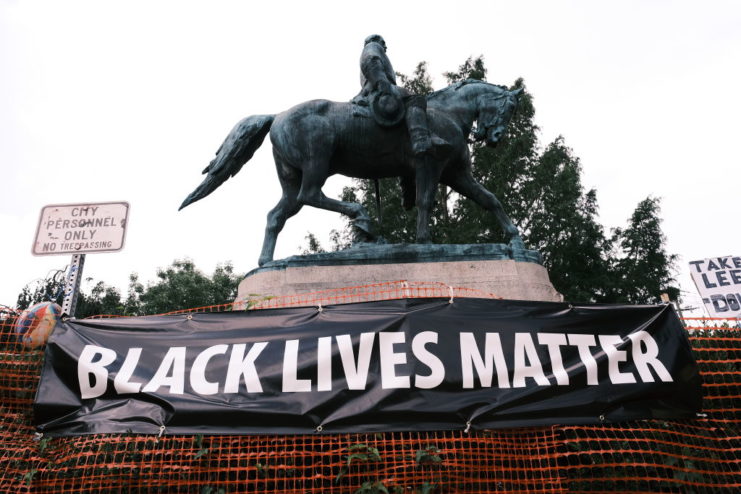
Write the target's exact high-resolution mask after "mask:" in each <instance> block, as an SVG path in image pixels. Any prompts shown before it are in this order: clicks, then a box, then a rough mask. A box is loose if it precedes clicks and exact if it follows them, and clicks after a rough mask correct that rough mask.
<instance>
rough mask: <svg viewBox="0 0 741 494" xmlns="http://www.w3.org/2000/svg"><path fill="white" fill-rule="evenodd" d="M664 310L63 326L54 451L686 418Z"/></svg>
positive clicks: (428, 304)
mask: <svg viewBox="0 0 741 494" xmlns="http://www.w3.org/2000/svg"><path fill="white" fill-rule="evenodd" d="M701 401H702V398H701V390H700V378H699V374H698V370H697V365H696V364H695V362H694V359H693V357H692V352H691V350H690V346H689V342H688V340H687V336H686V334H685V331H684V329H683V328H682V325H681V323H680V321H679V319H678V318H677V316H676V314H675V313H674V311H673V310H672V308H671V307H670V306H668V305H658V306H616V305H609V306H608V305H582V306H571V305H569V304H559V303H546V302H520V301H509V300H486V299H465V298H462V299H455V300H454V301H453V302H452V303H451V302H450V301H449V300H447V299H446V300H441V299H412V300H392V301H384V302H371V303H360V304H347V305H335V306H329V307H323V308H317V307H311V308H290V309H272V310H257V311H249V312H222V313H193V314H182V315H171V316H146V317H134V318H120V319H99V320H68V321H66V322H60V323H59V324H58V325H57V327H56V329H55V330H54V333H53V335H52V337H51V339H50V341H49V344H48V346H47V349H46V361H45V364H44V368H43V371H42V375H41V382H40V384H39V388H38V393H37V396H36V402H35V416H36V424H37V426H38V429H39V430H40V431H41V432H44V433H49V434H52V435H70V434H88V433H123V432H134V433H161V432H164V433H168V434H194V433H208V434H256V433H278V434H285V433H290V434H293V433H310V432H315V431H323V432H325V433H326V432H329V433H332V432H371V431H399V430H414V431H420V430H449V429H467V428H473V429H484V428H500V427H520V426H532V425H546V424H589V423H600V422H615V421H624V420H634V419H648V418H660V419H669V418H685V417H693V416H694V414H695V412H697V411H698V410H699V409H700V406H701Z"/></svg>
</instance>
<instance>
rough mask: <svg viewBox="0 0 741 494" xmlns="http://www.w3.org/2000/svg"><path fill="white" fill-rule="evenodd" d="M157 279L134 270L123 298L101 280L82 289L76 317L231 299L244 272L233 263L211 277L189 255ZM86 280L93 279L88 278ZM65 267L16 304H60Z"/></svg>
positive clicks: (168, 308) (22, 306) (155, 311)
mask: <svg viewBox="0 0 741 494" xmlns="http://www.w3.org/2000/svg"><path fill="white" fill-rule="evenodd" d="M157 277H158V281H157V282H155V283H148V284H147V286H146V287H145V286H144V285H143V284H142V283H140V282H139V277H138V275H136V274H135V273H132V274H131V276H130V277H129V289H128V293H127V297H126V299H125V300H124V299H123V298H122V297H121V293H120V291H119V290H118V289H117V288H115V287H112V286H109V285H107V284H105V283H104V282H103V281H98V282H97V283H94V284H93V287H92V289H90V292H89V293H87V292H86V291H84V290H81V291H80V293H79V295H78V299H77V308H76V311H75V317H77V318H78V319H82V318H85V317H90V316H94V315H126V316H135V315H142V314H161V313H163V312H170V311H173V310H180V309H190V308H194V307H203V306H207V305H221V304H226V303H229V302H232V301H233V300H234V298H235V297H236V295H237V286H238V285H239V281H240V280H241V276H239V275H236V274H235V273H234V268H233V267H232V265H231V263H228V262H227V263H224V264H220V265H217V266H216V269H215V270H214V273H213V275H211V277H208V276H206V275H204V274H203V273H202V272H201V271H200V270H198V269H197V268H196V267H195V264H194V263H193V261H191V260H189V259H185V260H175V261H173V263H172V264H171V265H170V266H169V267H168V268H166V269H159V270H157ZM86 281H87V282H94V280H93V279H92V278H87V279H86ZM65 282H66V276H65V270H57V271H54V272H52V273H50V274H49V275H48V276H47V277H46V278H44V279H40V280H36V281H34V282H32V283H29V284H28V285H26V286H25V287H23V289H22V290H21V293H20V294H19V296H18V302H17V304H16V308H17V309H20V310H24V309H27V308H28V307H30V306H32V305H34V304H37V303H39V302H44V301H52V302H56V303H57V304H59V305H61V304H62V302H63V298H64V288H65Z"/></svg>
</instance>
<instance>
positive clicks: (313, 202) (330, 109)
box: [180, 79, 524, 266]
mask: <svg viewBox="0 0 741 494" xmlns="http://www.w3.org/2000/svg"><path fill="white" fill-rule="evenodd" d="M521 91H522V89H517V90H514V91H509V90H507V89H506V88H505V87H503V86H498V85H494V84H489V83H487V82H483V81H478V80H474V79H468V80H465V81H461V82H458V83H456V84H453V85H451V86H449V87H447V88H445V89H441V90H439V91H436V92H434V93H432V94H430V95H428V97H427V116H428V122H429V127H430V131H431V132H432V133H433V134H435V135H437V136H439V137H441V138H442V139H443V140H444V141H447V143H448V144H449V145H446V146H440V147H436V148H434V149H433V150H432V151H431V152H430V153H427V154H426V155H424V156H422V157H419V156H415V155H413V154H412V152H411V145H410V141H409V136H408V134H407V130H406V128H405V127H404V126H396V127H391V128H387V127H381V126H379V125H378V124H376V122H375V121H374V120H373V119H372V118H371V116H370V114H369V113H368V112H367V110H364V109H363V107H359V106H357V105H354V104H351V103H337V102H333V101H327V100H313V101H307V102H305V103H301V104H299V105H297V106H294V107H293V108H291V109H289V110H287V111H284V112H283V113H279V114H277V115H253V116H249V117H247V118H245V119H243V120H241V121H240V122H239V123H237V125H236V126H235V127H234V128H233V129H232V131H231V132H230V133H229V135H228V136H227V137H226V139H225V140H224V143H223V144H222V145H221V147H220V148H219V149H218V151H217V152H216V157H215V158H214V159H213V161H211V163H210V164H209V165H208V166H207V167H206V169H205V170H203V173H204V174H206V178H205V179H204V180H203V182H202V183H201V184H200V185H199V186H198V187H197V188H196V189H195V190H194V191H193V192H192V193H191V194H190V195H189V196H188V197H187V198H186V199H185V201H183V203H182V205H181V206H180V209H183V208H184V207H185V206H187V205H189V204H191V203H193V202H195V201H198V200H199V199H202V198H204V197H206V196H207V195H209V194H210V193H211V192H213V191H214V190H215V189H216V188H217V187H219V186H220V185H221V184H222V183H224V181H226V180H227V179H228V178H229V177H232V176H234V175H236V174H237V172H239V170H240V169H241V168H242V166H243V165H244V164H245V163H246V162H247V161H249V160H250V158H252V155H253V154H254V153H255V151H256V150H257V149H258V148H259V147H260V145H261V144H262V142H263V140H264V139H265V136H266V135H267V134H268V132H270V141H271V143H272V144H273V157H274V160H275V166H276V169H277V172H278V178H279V180H280V184H281V187H282V188H283V195H282V197H281V199H280V201H278V204H277V205H276V206H275V207H274V208H273V209H272V210H271V211H270V213H268V219H267V226H266V228H265V237H264V240H263V245H262V251H261V253H260V258H259V260H258V264H259V265H260V266H262V265H264V264H265V263H267V262H270V261H272V260H273V254H274V252H275V244H276V241H277V238H278V234H279V233H280V231H281V230H282V229H283V226H284V225H285V223H286V220H288V218H290V217H292V216H293V215H295V214H296V213H298V212H299V210H300V209H301V208H302V207H303V206H304V205H308V206H313V207H316V208H321V209H327V210H329V211H335V212H338V213H342V214H345V215H347V216H348V217H350V219H351V220H352V224H353V229H354V231H355V234H356V239H359V240H361V241H366V242H371V241H374V240H375V237H374V235H373V233H372V228H371V219H370V216H369V215H368V213H367V211H366V210H365V208H363V206H362V205H360V204H358V203H354V202H346V201H340V200H337V199H330V198H329V197H327V196H326V195H324V193H323V192H322V186H323V185H324V183H325V182H326V180H327V178H328V177H330V176H332V175H334V174H337V173H339V174H342V175H345V176H348V177H354V178H364V179H379V178H388V177H399V178H400V179H401V184H402V188H403V190H404V194H403V195H404V203H405V204H404V205H405V207H408V208H409V207H411V206H412V204H415V205H416V206H417V242H418V243H430V241H431V239H430V225H429V223H430V214H431V210H432V204H433V200H434V195H435V190H436V188H437V184H438V183H442V184H445V185H447V186H448V187H450V188H451V189H453V190H454V191H456V192H457V193H459V194H461V195H462V196H464V197H467V198H469V199H471V200H473V201H474V202H476V203H477V204H479V205H480V206H481V207H483V208H485V209H486V210H488V211H490V212H492V213H493V214H494V216H495V218H496V219H497V221H498V222H499V224H500V226H501V227H502V229H503V230H504V232H505V233H506V234H507V235H508V237H509V242H510V245H511V246H512V247H513V248H524V245H523V243H522V239H521V238H520V235H519V233H518V231H517V227H515V225H514V224H513V223H512V221H511V220H510V219H509V217H508V216H507V214H506V213H505V212H504V210H503V209H502V205H501V203H500V202H499V200H498V199H497V198H496V197H495V196H494V194H492V193H491V192H490V191H489V190H487V189H486V188H485V187H484V186H483V185H481V184H480V183H479V182H477V181H476V180H475V179H474V178H473V175H472V173H471V156H470V153H469V149H468V136H469V134H471V132H472V129H473V124H474V122H476V123H477V127H476V128H475V129H473V137H474V139H477V140H483V141H485V143H486V144H487V145H489V146H494V145H496V144H497V142H498V141H499V139H500V138H501V137H502V135H503V134H504V131H505V129H506V127H507V125H508V123H509V121H510V119H511V117H512V114H513V113H514V110H515V107H516V106H517V99H518V96H519V94H520V92H521Z"/></svg>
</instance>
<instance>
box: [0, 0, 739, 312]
mask: <svg viewBox="0 0 741 494" xmlns="http://www.w3.org/2000/svg"><path fill="white" fill-rule="evenodd" d="M739 26H741V4H739V3H738V2H733V1H727V2H722V1H705V2H686V1H640V2H630V1H619V2H594V1H573V2H561V1H542V2H540V1H518V2H512V1H508V2H501V1H485V2H466V1H458V2H450V1H449V2H434V1H426V2H386V1H376V2H372V3H370V2H364V3H359V2H357V3H356V2H339V1H338V2H321V1H312V2H281V1H273V2H260V3H256V2H255V3H253V2H227V1H214V2H183V1H131V0H129V1H126V2H109V1H89V2H83V1H74V0H66V1H64V2H59V1H33V0H0V167H2V168H1V170H2V174H1V175H0V183H2V193H1V194H0V224H2V225H3V232H4V234H3V239H2V242H0V259H2V260H3V265H2V267H1V268H0V273H1V274H0V280H1V281H0V303H4V304H7V305H13V304H14V303H15V299H16V296H17V294H18V292H19V290H20V289H21V287H23V286H24V285H25V284H26V283H28V282H30V281H32V280H34V279H36V278H40V277H43V276H45V275H46V274H47V272H49V271H50V270H52V269H58V268H62V267H64V266H65V265H66V264H67V263H68V262H69V256H48V257H34V256H32V255H31V244H32V241H33V236H34V232H35V228H36V224H37V223H38V216H39V213H40V210H41V208H42V207H43V206H44V205H47V204H60V203H78V202H104V201H128V202H129V203H130V204H131V212H130V221H129V230H128V235H127V239H126V245H125V247H124V250H123V251H121V252H119V253H112V254H94V255H88V257H87V263H86V266H85V273H84V274H85V276H86V277H87V276H92V277H94V278H96V279H102V280H104V281H106V282H107V283H109V284H113V285H114V286H117V287H119V288H121V289H122V291H125V289H126V285H127V280H128V275H129V273H131V272H137V273H139V275H140V278H141V279H142V280H144V281H146V280H152V279H153V278H154V276H155V271H156V268H157V267H164V266H167V265H168V264H169V263H170V262H171V261H172V260H173V259H175V258H183V257H189V258H192V259H193V260H194V261H195V262H196V264H197V265H198V266H199V267H200V268H202V269H203V270H204V271H206V272H209V273H210V272H211V271H212V270H213V268H214V267H215V265H216V264H217V263H218V262H223V261H227V260H231V261H232V262H233V263H234V265H235V267H236V268H237V270H238V271H242V272H246V271H248V270H250V269H252V268H254V267H256V265H257V264H256V263H257V257H258V254H259V249H260V246H261V243H262V233H263V229H264V225H265V215H266V214H267V211H268V210H269V209H270V208H271V207H272V206H273V205H274V204H275V202H276V201H277V200H278V198H279V195H280V187H279V185H278V181H277V178H276V175H275V170H274V166H273V163H272V157H271V152H270V144H269V142H267V141H266V143H265V144H264V145H263V147H262V148H261V149H260V150H259V151H258V152H257V153H256V155H255V157H254V158H253V160H252V161H250V163H249V164H248V165H246V166H245V167H244V168H243V169H242V171H241V172H240V173H239V175H237V176H236V177H235V178H233V179H232V180H229V181H228V182H227V183H225V184H224V185H222V186H221V188H220V189H219V190H217V191H216V192H214V193H213V194H212V195H211V196H209V197H208V198H206V199H204V200H203V201H201V202H198V203H196V204H194V205H192V206H190V207H188V208H187V209H185V210H183V211H181V212H179V213H178V212H177V207H178V206H179V204H180V203H181V201H182V200H183V198H184V197H185V196H186V195H187V194H188V193H189V192H191V190H193V188H194V187H195V186H196V185H197V184H198V183H199V182H200V180H201V175H200V171H201V169H202V168H203V167H204V166H205V165H206V164H207V163H208V162H209V161H210V160H211V158H212V157H213V154H214V152H215V151H216V149H217V148H218V146H219V145H220V144H221V142H222V140H223V138H224V137H225V136H226V134H227V133H228V131H229V130H230V129H231V127H232V126H233V125H234V123H236V122H237V121H238V120H239V119H241V118H243V117H245V116H248V115H252V114H260V113H278V112H281V111H283V110H286V109H288V108H289V107H291V106H293V105H294V104H296V103H299V102H302V101H305V100H308V99H316V98H326V99H331V100H339V101H346V100H349V99H350V98H351V97H352V96H353V95H354V94H355V93H356V92H357V90H358V71H359V69H358V57H359V54H360V50H361V48H362V45H363V39H364V38H365V37H366V36H367V35H368V34H372V33H379V34H381V35H383V36H384V38H385V39H386V42H387V44H388V54H389V56H390V58H391V61H392V63H393V64H394V67H395V68H396V70H398V71H400V72H405V73H411V71H412V70H413V69H414V67H415V65H416V64H417V62H419V61H421V60H426V61H427V62H428V63H429V69H430V72H431V73H432V74H433V75H435V76H437V78H436V80H435V81H434V82H435V86H436V87H438V88H439V87H442V86H443V85H444V80H443V77H442V76H441V74H442V72H444V71H447V70H455V69H456V68H457V67H458V65H460V64H461V63H462V62H463V61H464V60H465V59H466V58H467V57H468V56H471V55H474V56H476V55H479V54H483V55H484V57H485V59H486V62H487V67H488V68H489V74H488V79H489V81H491V82H496V83H500V84H511V83H512V82H513V81H514V80H515V79H516V78H518V77H523V78H524V79H525V82H526V84H527V86H528V89H529V91H530V92H531V93H532V94H533V96H534V98H535V108H536V112H537V113H536V117H535V120H536V123H537V124H538V125H539V126H540V127H541V129H542V136H541V137H542V141H541V142H542V144H547V143H548V142H550V141H551V140H553V139H554V138H555V137H556V136H558V135H563V136H564V137H565V139H566V143H567V144H568V145H569V146H570V147H572V148H573V150H574V153H575V154H576V155H577V156H578V157H579V158H580V159H581V162H582V165H583V168H584V175H583V182H584V185H585V186H586V187H587V188H591V187H594V188H596V189H597V193H598V201H599V205H600V220H601V221H602V223H603V224H604V225H605V227H606V228H610V227H615V226H622V225H624V224H625V222H626V220H627V218H628V217H629V216H630V214H631V213H632V211H633V209H634V208H635V206H636V204H637V203H638V202H639V201H640V200H642V199H643V198H645V197H646V196H648V195H654V196H659V197H662V198H663V203H662V205H663V214H662V215H663V218H664V232H665V233H666V235H667V238H668V243H667V246H668V250H669V251H670V252H672V253H677V254H679V255H680V256H681V261H680V263H679V267H680V272H679V281H680V283H681V287H682V289H683V290H685V291H686V293H685V299H686V301H687V302H688V303H689V304H691V305H697V304H698V303H699V297H698V296H697V295H696V293H695V287H694V285H693V284H692V282H691V280H690V278H689V276H688V269H687V264H688V263H689V261H692V260H697V259H702V258H706V257H713V256H725V255H731V254H733V255H741V233H740V232H739V228H738V222H737V220H736V218H737V217H738V211H739V209H741V208H740V207H739V201H738V187H739V182H740V181H741V180H739V179H740V178H741V171H739V157H738V156H739V153H738V149H737V148H738V142H739V137H738V135H739V132H740V131H741V125H739V115H740V114H741V95H740V94H739V88H740V87H741V63H740V62H741V57H740V54H741V29H740V28H739ZM345 183H347V181H346V179H344V178H341V177H338V178H333V179H330V181H329V182H328V184H327V186H326V187H325V192H326V193H327V194H328V195H333V196H335V195H337V194H338V193H339V191H340V190H341V187H342V185H343V184H345ZM341 225H342V222H341V219H340V217H339V216H338V215H336V214H334V213H329V212H323V211H317V210H313V209H311V208H304V209H303V210H302V211H301V212H300V213H299V214H298V215H297V216H296V217H294V218H292V219H291V220H289V222H288V224H287V226H286V229H285V230H284V232H283V234H282V235H281V236H280V238H279V240H278V248H277V251H276V258H280V257H286V256H289V255H293V254H296V253H298V251H299V246H300V245H302V244H303V243H304V242H303V237H304V236H305V235H306V232H307V231H309V230H310V231H313V232H315V233H316V234H317V235H318V236H319V238H320V240H322V241H324V242H325V243H326V242H327V238H328V233H329V231H330V230H331V229H332V228H339V227H340V226H341Z"/></svg>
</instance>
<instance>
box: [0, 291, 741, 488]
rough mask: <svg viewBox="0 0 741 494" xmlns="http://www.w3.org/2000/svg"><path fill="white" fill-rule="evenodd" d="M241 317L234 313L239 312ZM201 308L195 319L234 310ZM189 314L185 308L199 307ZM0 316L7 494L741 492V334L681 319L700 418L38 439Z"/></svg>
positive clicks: (339, 298)
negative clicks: (695, 369) (697, 379)
mask: <svg viewBox="0 0 741 494" xmlns="http://www.w3.org/2000/svg"><path fill="white" fill-rule="evenodd" d="M466 296H468V297H487V298H492V297H494V295H491V294H486V293H482V292H478V291H476V290H469V289H463V288H452V289H451V288H450V287H447V286H446V285H443V284H436V283H406V282H395V283H383V284H378V285H366V286H362V287H353V288H348V289H342V290H329V291H325V292H321V293H314V294H302V295H292V296H286V297H276V298H259V297H253V298H251V299H250V300H248V301H247V302H245V303H244V304H243V305H241V306H242V307H244V306H251V307H252V308H274V307H290V306H299V305H329V304H333V303H346V302H360V301H367V300H387V299H392V298H415V297H425V298H426V297H452V298H457V297H466ZM238 307H239V306H238ZM234 308H235V307H234V306H233V305H232V304H229V305H227V306H213V307H201V308H198V309H192V310H196V311H199V312H205V311H214V310H232V309H234ZM192 310H191V311H192ZM16 317H17V314H16V313H14V312H12V311H5V312H2V313H0V492H8V493H17V492H54V493H56V492H70V493H72V492H74V493H77V492H83V493H98V492H167V493H169V492H183V493H186V492H187V493H190V492H195V493H204V494H205V493H209V494H216V493H219V492H223V493H231V492H282V493H359V494H361V493H362V494H370V493H374V492H375V493H379V492H389V493H410V494H411V493H443V492H445V493H448V492H460V493H489V492H504V493H515V492H529V493H555V492H605V493H607V492H609V493H611V494H614V493H617V492H682V493H684V492H729V493H730V492H739V491H741V399H740V397H741V328H740V327H739V324H738V321H736V320H719V319H712V320H711V319H702V320H701V319H686V320H685V324H686V327H687V333H688V336H689V340H690V343H691V345H692V348H693V349H694V352H695V357H696V359H697V361H698V363H699V366H700V370H701V374H702V378H703V391H704V402H703V414H704V416H702V417H699V418H697V419H695V420H683V421H676V420H675V421H658V420H647V421H639V422H630V423H623V424H619V425H602V426H553V427H540V428H527V429H510V430H497V431H479V432H473V431H472V432H470V433H464V432H461V431H456V432H450V431H439V432H415V433H412V432H404V433H384V434H341V435H301V436H277V435H261V436H209V435H204V436H200V435H196V436H167V435H166V436H163V437H161V438H157V437H156V436H144V435H121V434H97V435H88V436H78V437H67V438H53V439H51V438H45V437H38V436H36V435H35V431H34V428H33V426H32V425H31V424H32V409H31V405H32V402H33V397H34V393H35V389H36V386H37V384H38V379H39V373H40V369H41V365H42V360H43V353H42V352H41V351H40V350H34V349H28V348H25V347H23V345H22V344H21V343H20V340H19V339H18V338H17V335H16V334H15V330H14V324H15V319H16Z"/></svg>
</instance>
